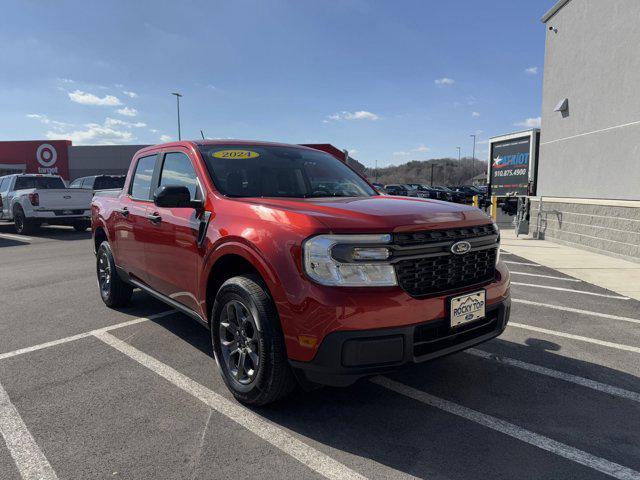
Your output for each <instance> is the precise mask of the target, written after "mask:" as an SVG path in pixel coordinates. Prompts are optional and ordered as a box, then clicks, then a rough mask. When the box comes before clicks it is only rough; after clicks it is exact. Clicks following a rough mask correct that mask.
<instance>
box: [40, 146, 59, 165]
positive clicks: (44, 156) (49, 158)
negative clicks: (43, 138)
mask: <svg viewBox="0 0 640 480" xmlns="http://www.w3.org/2000/svg"><path fill="white" fill-rule="evenodd" d="M36 160H37V161H38V163H39V164H40V165H42V166H43V167H45V168H46V167H51V166H53V165H54V164H55V163H56V160H58V152H56V149H55V148H54V147H53V145H51V144H49V143H43V144H42V145H40V146H39V147H38V150H36Z"/></svg>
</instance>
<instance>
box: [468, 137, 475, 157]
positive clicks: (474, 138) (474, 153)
mask: <svg viewBox="0 0 640 480" xmlns="http://www.w3.org/2000/svg"><path fill="white" fill-rule="evenodd" d="M469 136H470V137H473V155H472V158H473V159H474V160H475V159H476V136H475V135H469Z"/></svg>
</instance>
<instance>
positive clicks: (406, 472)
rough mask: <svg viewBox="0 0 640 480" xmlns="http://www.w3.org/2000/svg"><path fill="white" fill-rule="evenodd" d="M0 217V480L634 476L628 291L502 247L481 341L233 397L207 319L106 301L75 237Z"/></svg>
mask: <svg viewBox="0 0 640 480" xmlns="http://www.w3.org/2000/svg"><path fill="white" fill-rule="evenodd" d="M12 233H13V232H12V226H10V225H1V224H0V286H1V287H0V432H1V433H2V436H3V438H4V443H2V442H0V478H1V479H2V480H5V479H20V478H25V479H55V478H60V479H62V478H69V479H87V478H127V479H130V478H135V479H147V478H154V479H165V478H166V479H184V478H198V479H200V478H249V477H260V478H278V479H284V478H287V479H288V478H292V479H300V478H323V477H324V478H376V479H382V478H410V477H417V478H429V479H432V478H436V479H438V478H443V479H444V478H447V479H478V478H504V479H513V478H518V479H524V478H532V479H540V478H545V479H551V478H554V479H556V478H562V479H567V478H575V479H581V480H586V479H596V478H611V477H613V478H619V479H636V478H640V378H639V377H640V362H639V361H638V360H639V359H640V330H639V328H638V327H639V326H640V302H637V301H635V300H630V299H627V298H625V297H622V296H620V295H618V294H616V293H614V292H610V291H606V290H603V289H601V288H599V287H596V286H593V285H590V284H588V283H585V282H582V281H577V280H575V279H572V278H570V277H567V276H565V275H563V274H560V273H558V272H556V271H554V270H551V269H548V268H545V267H541V266H538V265H535V264H532V263H531V262H528V261H526V260H524V259H522V258H519V257H516V256H514V255H510V254H509V253H508V252H503V253H504V257H503V258H504V259H505V260H506V261H508V262H509V264H508V266H509V268H510V270H511V271H512V273H513V276H512V282H513V287H512V298H513V302H514V303H513V309H512V316H511V324H510V326H509V327H508V328H507V330H506V331H505V333H504V334H503V335H502V336H500V337H499V338H497V339H494V340H492V341H490V342H488V343H486V344H483V345H480V346H478V347H477V348H475V349H472V350H470V351H468V352H464V353H459V354H455V355H452V356H449V357H446V358H443V359H439V360H436V361H433V362H431V363H428V364H423V365H420V366H417V367H415V368H412V369H409V370H406V371H403V372H399V373H396V374H393V375H390V376H387V377H377V378H374V379H371V380H366V381H362V382H361V383H359V384H357V385H355V386H353V387H351V388H347V389H332V388H324V389H321V390H317V391H314V392H311V393H302V392H300V393H296V394H294V395H292V396H291V397H289V398H287V399H285V400H284V401H282V402H280V403H277V404H275V405H271V406H269V407H265V408H256V409H248V408H246V407H243V406H241V405H240V404H238V403H237V402H235V401H234V400H233V399H232V397H231V395H230V394H229V393H228V392H227V390H226V388H225V386H224V384H223V382H222V380H221V378H220V377H219V375H218V373H217V372H216V371H215V370H214V367H215V365H214V360H213V358H212V353H211V350H210V346H209V337H208V332H207V331H206V330H205V329H203V328H202V327H200V326H199V325H198V324H197V323H196V322H194V321H192V320H190V319H189V318H187V317H185V316H183V315H181V314H178V313H175V312H171V311H170V310H169V308H168V307H166V306H164V305H163V304H160V303H158V302H156V301H155V300H153V299H151V298H150V297H148V296H146V295H144V294H142V293H140V292H136V293H135V295H134V300H133V302H132V303H131V306H130V307H129V308H127V309H123V310H121V311H113V310H109V309H107V308H106V307H105V306H104V305H103V304H102V302H101V300H100V297H99V295H98V291H97V286H96V281H95V273H94V257H93V253H92V251H91V240H90V235H89V233H88V232H87V233H84V234H78V233H75V232H74V231H73V230H72V229H68V228H63V227H60V228H54V227H50V228H43V229H42V230H41V231H40V232H38V233H36V234H35V235H33V236H31V237H18V236H15V235H13V234H12Z"/></svg>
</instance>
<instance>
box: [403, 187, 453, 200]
mask: <svg viewBox="0 0 640 480" xmlns="http://www.w3.org/2000/svg"><path fill="white" fill-rule="evenodd" d="M409 185H410V186H411V187H413V188H415V189H416V190H417V191H418V192H421V193H422V195H421V197H422V198H431V199H433V200H444V201H448V195H446V194H445V193H444V192H442V191H439V190H438V189H436V188H432V187H429V186H427V185H424V184H422V183H410V184H409Z"/></svg>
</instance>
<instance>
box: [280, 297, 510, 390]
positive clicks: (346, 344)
mask: <svg viewBox="0 0 640 480" xmlns="http://www.w3.org/2000/svg"><path fill="white" fill-rule="evenodd" d="M510 309H511V300H510V298H509V297H507V298H506V299H504V300H503V301H502V302H500V303H496V304H493V305H490V306H488V307H487V312H486V316H485V318H484V319H483V320H479V321H478V322H474V323H471V324H469V325H465V326H464V327H461V328H459V329H451V328H449V325H448V321H447V320H446V319H440V320H432V321H429V322H425V323H420V324H417V325H409V326H404V327H394V328H382V329H375V330H351V331H337V332H333V333H331V334H329V335H327V336H326V337H325V339H324V340H323V342H322V344H321V345H320V347H319V349H318V352H317V354H316V356H315V357H314V359H313V360H312V361H310V362H300V361H295V360H290V363H291V365H292V367H293V369H294V372H295V373H296V376H297V377H298V379H299V380H300V381H301V383H303V385H304V384H311V385H313V384H322V385H330V386H337V387H344V386H348V385H351V384H352V383H354V382H355V381H357V380H358V379H360V378H362V377H367V376H372V375H378V374H383V373H387V372H390V371H393V370H397V369H398V368H400V367H402V366H404V365H409V364H415V363H421V362H424V361H426V360H431V359H433V358H437V357H441V356H444V355H448V354H450V353H454V352H457V351H460V350H464V349H466V348H469V347H472V346H473V345H477V344H479V343H482V342H485V341H487V340H490V339H492V338H494V337H497V336H498V335H500V334H501V333H502V332H503V331H504V329H505V328H506V326H507V322H508V321H509V313H510Z"/></svg>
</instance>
